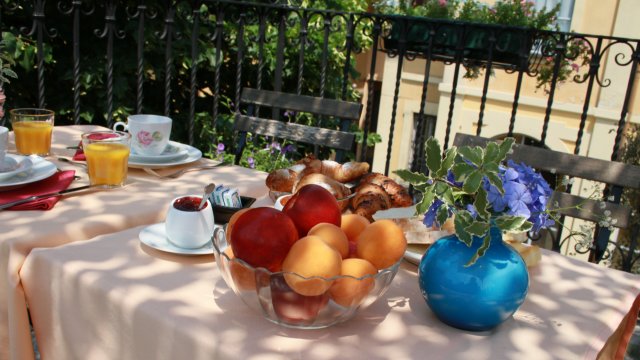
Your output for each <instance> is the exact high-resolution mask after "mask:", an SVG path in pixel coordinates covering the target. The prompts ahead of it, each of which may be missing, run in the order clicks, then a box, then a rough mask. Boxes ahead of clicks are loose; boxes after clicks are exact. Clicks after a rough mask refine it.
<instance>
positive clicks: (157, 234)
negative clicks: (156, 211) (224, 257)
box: [138, 222, 213, 255]
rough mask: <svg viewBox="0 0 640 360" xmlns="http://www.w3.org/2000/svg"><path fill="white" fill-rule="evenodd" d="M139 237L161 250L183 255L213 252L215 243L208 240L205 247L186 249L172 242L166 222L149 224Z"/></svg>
mask: <svg viewBox="0 0 640 360" xmlns="http://www.w3.org/2000/svg"><path fill="white" fill-rule="evenodd" d="M138 238H139V239H140V241H141V242H142V243H144V244H145V245H148V246H151V247H152V248H154V249H156V250H160V251H165V252H170V253H174V254H182V255H205V254H213V243H212V242H208V243H206V244H205V245H204V246H203V247H200V248H197V249H185V248H181V247H179V246H176V245H174V244H172V243H171V242H170V241H169V239H167V235H166V234H165V231H164V223H163V222H161V223H157V224H153V225H149V226H147V227H145V228H144V229H142V230H141V231H140V234H138Z"/></svg>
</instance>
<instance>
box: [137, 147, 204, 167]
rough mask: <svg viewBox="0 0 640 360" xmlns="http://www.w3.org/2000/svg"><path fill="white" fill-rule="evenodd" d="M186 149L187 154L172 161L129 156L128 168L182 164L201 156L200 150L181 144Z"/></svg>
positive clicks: (198, 158)
mask: <svg viewBox="0 0 640 360" xmlns="http://www.w3.org/2000/svg"><path fill="white" fill-rule="evenodd" d="M181 145H182V146H184V147H185V148H186V149H187V156H186V157H182V158H178V159H175V160H172V161H162V162H154V161H134V160H132V159H131V158H130V159H129V167H130V168H137V169H139V168H152V169H159V168H164V167H169V166H176V165H184V164H188V163H191V162H194V161H198V160H200V158H202V151H200V150H198V149H196V148H194V147H193V146H189V145H186V144H181Z"/></svg>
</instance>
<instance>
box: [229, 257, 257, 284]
mask: <svg viewBox="0 0 640 360" xmlns="http://www.w3.org/2000/svg"><path fill="white" fill-rule="evenodd" d="M224 253H225V254H227V256H228V257H229V259H230V260H233V259H235V258H236V256H235V255H234V254H233V249H231V247H228V248H226V249H225V250H224ZM229 274H230V275H231V279H233V283H234V284H236V287H237V288H238V289H239V290H255V289H256V276H255V273H254V270H253V269H251V268H249V267H246V266H244V265H242V264H240V263H238V262H236V261H229Z"/></svg>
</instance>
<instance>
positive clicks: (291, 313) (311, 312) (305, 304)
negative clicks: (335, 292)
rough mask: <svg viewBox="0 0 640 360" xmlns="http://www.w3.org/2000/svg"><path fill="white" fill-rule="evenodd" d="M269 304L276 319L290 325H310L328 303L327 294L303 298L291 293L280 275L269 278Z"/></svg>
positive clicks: (293, 292)
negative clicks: (276, 316) (270, 303)
mask: <svg viewBox="0 0 640 360" xmlns="http://www.w3.org/2000/svg"><path fill="white" fill-rule="evenodd" d="M271 302H272V304H273V310H274V311H275V313H276V315H278V318H279V319H281V320H283V321H286V322H287V323H290V324H296V325H304V324H311V323H313V321H314V320H315V318H316V317H317V316H318V312H320V310H322V309H323V308H324V307H325V306H326V305H327V303H328V302H329V292H328V291H326V292H324V293H322V294H320V295H316V296H304V295H300V294H298V293H297V292H295V291H293V290H292V289H291V288H290V287H289V285H287V282H286V281H285V280H284V276H283V275H282V274H276V275H272V276H271Z"/></svg>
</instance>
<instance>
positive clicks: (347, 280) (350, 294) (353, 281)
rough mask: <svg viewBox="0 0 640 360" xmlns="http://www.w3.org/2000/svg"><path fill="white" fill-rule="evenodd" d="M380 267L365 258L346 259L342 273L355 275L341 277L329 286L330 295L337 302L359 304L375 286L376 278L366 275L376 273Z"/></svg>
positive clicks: (346, 305) (343, 304)
mask: <svg viewBox="0 0 640 360" xmlns="http://www.w3.org/2000/svg"><path fill="white" fill-rule="evenodd" d="M377 273H378V269H376V267H375V266H373V264H372V263H370V262H368V261H367V260H365V259H357V258H354V259H344V260H342V269H341V271H340V275H346V276H353V278H352V277H340V278H338V279H336V281H334V283H333V285H331V288H329V295H331V298H332V299H333V301H335V302H336V303H337V304H339V305H342V306H345V307H350V306H358V305H360V303H361V302H362V300H363V299H364V298H365V297H366V296H367V294H369V292H370V291H371V289H373V286H374V282H375V280H374V278H373V277H366V278H363V277H365V276H367V275H370V276H371V275H375V274H377Z"/></svg>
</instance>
